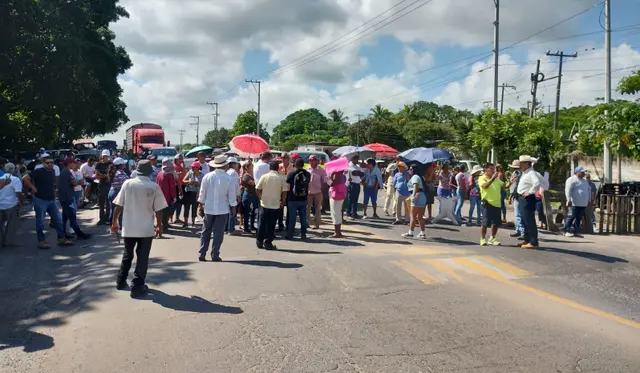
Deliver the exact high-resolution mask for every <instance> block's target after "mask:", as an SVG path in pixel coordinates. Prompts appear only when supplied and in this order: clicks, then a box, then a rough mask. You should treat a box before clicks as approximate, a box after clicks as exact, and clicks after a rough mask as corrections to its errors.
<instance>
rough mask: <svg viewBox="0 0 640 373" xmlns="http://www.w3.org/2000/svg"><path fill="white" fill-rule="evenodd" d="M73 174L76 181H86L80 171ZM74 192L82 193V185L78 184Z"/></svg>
mask: <svg viewBox="0 0 640 373" xmlns="http://www.w3.org/2000/svg"><path fill="white" fill-rule="evenodd" d="M71 172H73V174H74V175H75V176H76V181H80V180H84V175H83V174H82V172H80V170H78V171H71ZM73 190H75V191H76V192H82V185H80V184H77V185H76V186H74V187H73Z"/></svg>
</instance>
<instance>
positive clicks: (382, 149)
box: [364, 143, 398, 157]
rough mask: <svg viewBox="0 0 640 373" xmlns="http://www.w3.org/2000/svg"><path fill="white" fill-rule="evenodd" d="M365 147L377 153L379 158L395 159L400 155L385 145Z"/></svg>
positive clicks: (377, 144)
mask: <svg viewBox="0 0 640 373" xmlns="http://www.w3.org/2000/svg"><path fill="white" fill-rule="evenodd" d="M364 147H365V148H367V149H371V150H373V151H374V152H376V154H377V155H378V157H395V156H396V155H398V151H397V150H395V149H394V148H392V147H390V146H389V145H385V144H379V143H375V144H369V145H365V146H364Z"/></svg>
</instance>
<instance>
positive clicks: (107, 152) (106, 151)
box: [100, 149, 111, 157]
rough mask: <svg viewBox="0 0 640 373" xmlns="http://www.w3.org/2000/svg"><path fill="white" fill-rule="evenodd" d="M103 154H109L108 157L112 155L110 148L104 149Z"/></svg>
mask: <svg viewBox="0 0 640 373" xmlns="http://www.w3.org/2000/svg"><path fill="white" fill-rule="evenodd" d="M100 155H101V156H103V157H104V156H107V157H111V152H110V151H109V149H105V150H103V151H102V153H100Z"/></svg>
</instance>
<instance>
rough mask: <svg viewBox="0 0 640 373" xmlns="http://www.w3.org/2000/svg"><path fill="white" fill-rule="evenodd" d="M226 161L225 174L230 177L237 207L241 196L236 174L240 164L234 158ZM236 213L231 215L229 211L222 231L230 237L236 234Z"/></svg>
mask: <svg viewBox="0 0 640 373" xmlns="http://www.w3.org/2000/svg"><path fill="white" fill-rule="evenodd" d="M228 161H229V169H228V170H227V174H228V175H229V176H230V177H231V186H232V187H233V188H235V191H234V193H235V194H236V206H238V205H237V204H238V203H240V195H241V190H240V174H238V171H239V170H240V162H239V161H238V158H236V157H229V158H228ZM237 213H238V210H237V209H236V210H235V212H233V213H231V210H230V211H229V218H228V219H227V226H226V227H225V229H224V231H225V232H226V233H229V234H230V235H232V236H235V235H236V234H237V233H236V214H237ZM238 233H239V232H238Z"/></svg>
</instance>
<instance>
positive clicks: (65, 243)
mask: <svg viewBox="0 0 640 373" xmlns="http://www.w3.org/2000/svg"><path fill="white" fill-rule="evenodd" d="M71 245H73V241H71V240H68V239H66V238H61V239H59V240H58V246H71Z"/></svg>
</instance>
